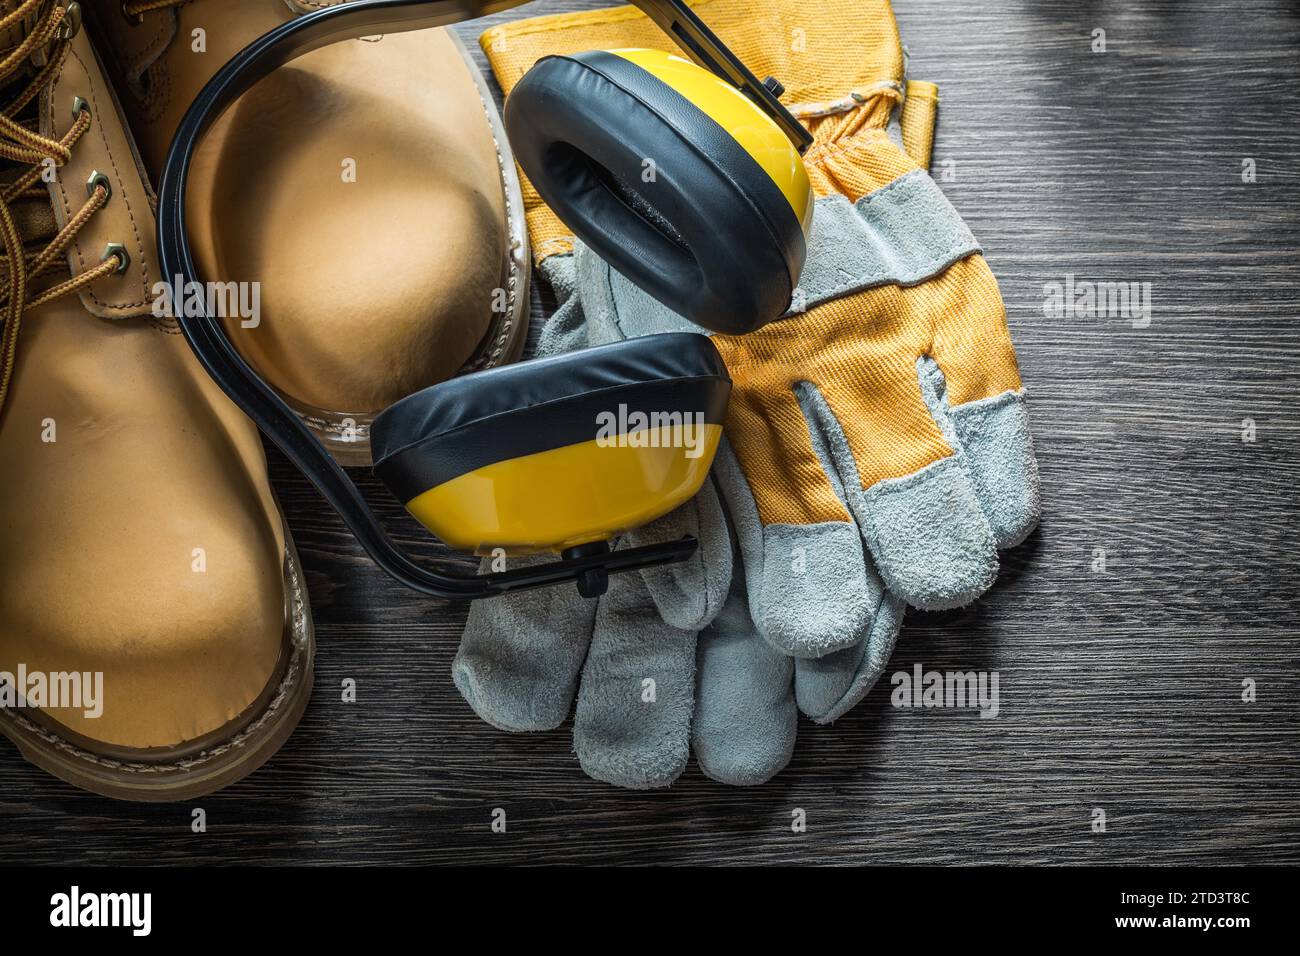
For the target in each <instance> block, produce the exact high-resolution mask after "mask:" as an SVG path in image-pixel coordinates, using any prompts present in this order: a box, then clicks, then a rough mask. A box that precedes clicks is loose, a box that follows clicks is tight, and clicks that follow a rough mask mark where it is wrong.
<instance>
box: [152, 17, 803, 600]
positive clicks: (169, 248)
mask: <svg viewBox="0 0 1300 956" xmlns="http://www.w3.org/2000/svg"><path fill="white" fill-rule="evenodd" d="M522 2H523V0H482V2H480V0H354V2H351V3H347V4H340V5H337V6H330V7H325V8H322V9H320V10H317V11H315V12H313V13H308V14H305V15H303V16H300V17H296V18H294V19H293V20H289V21H287V22H286V23H284V24H282V25H281V26H279V27H277V28H275V29H274V30H271V31H270V32H268V33H267V34H265V35H264V36H261V37H259V38H258V39H256V40H254V41H253V42H252V43H250V44H249V45H248V46H247V47H245V48H244V49H243V50H241V51H240V52H239V53H238V54H236V55H235V56H234V57H232V58H231V60H230V61H229V62H228V63H227V64H226V65H225V66H223V67H222V68H221V69H220V70H218V71H217V73H216V74H215V75H214V76H213V77H212V79H211V80H209V81H208V83H207V85H206V86H205V87H204V88H203V90H202V91H201V92H200V93H199V95H198V97H196V99H195V101H194V103H193V104H191V106H190V108H189V110H188V111H187V112H186V114H185V116H184V118H183V119H182V120H181V123H180V124H179V126H178V127H177V131H176V134H175V137H174V139H173V141H172V145H171V148H170V150H169V152H168V155H167V161H166V163H165V164H164V167H163V173H162V176H161V178H160V181H159V190H158V193H159V195H158V250H159V259H160V261H161V268H162V273H163V275H165V276H167V277H168V279H169V280H171V281H174V282H176V283H178V285H179V286H180V287H182V288H184V287H186V286H187V285H188V284H189V283H191V282H197V281H198V278H197V269H196V267H195V263H194V254H193V250H192V249H191V248H190V244H189V238H188V236H187V235H186V210H185V192H186V186H187V184H188V179H189V169H190V164H191V161H192V158H193V155H194V152H195V150H196V148H197V146H198V143H199V142H200V141H201V139H202V137H203V135H204V134H205V133H206V132H207V131H208V130H209V129H210V128H211V126H212V125H213V123H215V122H216V120H217V118H218V117H219V116H220V115H221V114H222V113H223V112H224V111H225V110H226V109H227V108H229V107H230V106H231V105H232V104H233V103H234V102H235V101H236V100H237V99H238V98H239V97H240V96H242V95H243V94H244V93H245V92H247V91H248V90H249V89H250V88H251V87H252V86H253V85H254V84H255V83H257V81H258V80H260V79H262V78H263V77H265V76H266V75H267V74H269V73H271V72H272V71H273V70H275V69H277V68H278V67H280V66H282V65H283V64H285V63H288V62H290V61H291V60H294V59H296V58H297V57H299V56H302V55H304V54H306V53H310V52H311V51H313V50H316V49H319V48H321V47H324V46H328V45H329V44H331V43H336V42H339V41H342V40H347V39H355V38H359V37H364V36H373V35H375V34H380V33H400V32H404V31H408V30H422V29H429V28H432V27H439V26H446V25H448V24H452V23H457V22H460V21H462V20H467V19H472V18H474V17H479V16H485V15H487V14H490V13H496V12H499V11H501V10H505V9H509V8H511V7H515V6H519V5H521V3H522ZM636 4H637V6H639V7H641V8H642V9H643V10H644V11H645V12H646V13H647V14H648V15H649V16H651V17H652V18H653V19H654V20H655V22H656V23H658V24H659V25H660V26H661V27H662V28H663V29H664V30H665V31H666V32H668V33H669V34H670V35H671V36H673V37H674V39H675V40H676V41H677V42H678V43H679V44H680V45H682V47H683V49H685V50H687V52H688V53H689V55H690V56H691V58H692V59H693V60H695V61H696V62H699V63H701V64H702V65H705V66H708V67H709V68H710V69H711V70H714V71H715V72H717V73H718V74H719V75H720V76H725V77H727V78H728V79H729V81H730V82H732V83H733V84H734V85H735V86H736V87H737V88H738V89H742V90H743V91H744V92H745V94H746V95H747V96H749V97H750V98H751V99H753V100H754V101H755V102H756V103H759V104H760V105H761V106H762V108H763V109H764V110H765V111H766V112H768V113H769V114H770V115H772V116H773V117H774V119H775V120H776V122H777V123H778V125H781V126H782V128H783V129H785V130H786V131H787V134H788V135H789V136H790V137H791V139H792V141H800V137H801V136H802V137H803V138H804V139H803V142H804V144H805V146H806V143H807V142H811V139H810V138H809V137H808V136H807V133H806V132H805V131H803V130H802V128H801V127H800V126H799V124H798V122H797V121H796V120H795V119H794V118H793V117H792V116H791V115H790V114H789V113H788V111H786V110H785V109H784V108H783V107H781V105H780V104H779V103H778V102H777V101H776V98H775V96H774V95H773V94H772V92H771V90H769V89H768V88H767V87H766V86H764V85H763V84H762V83H759V82H758V80H757V79H756V78H755V77H754V76H753V74H752V73H750V72H749V71H748V70H746V69H745V68H744V66H743V64H741V63H740V61H739V60H738V59H737V58H736V57H735V55H734V54H732V53H731V52H730V51H729V50H727V48H726V47H725V46H723V45H722V44H721V43H720V42H719V41H718V40H717V38H716V37H715V36H714V35H713V34H712V33H711V32H710V31H709V30H708V28H707V27H706V26H704V24H703V23H701V22H700V21H699V19H698V18H697V17H696V16H695V15H694V13H692V12H691V11H690V9H689V8H687V7H686V6H685V5H684V4H683V3H681V2H679V0H636ZM176 320H177V323H178V324H179V325H180V327H181V331H182V332H183V333H184V335H185V338H186V340H187V341H188V342H189V344H190V346H191V348H192V349H193V351H194V353H195V355H196V357H197V358H198V360H199V362H200V363H201V364H202V365H203V367H204V368H205V369H206V370H207V372H208V374H209V375H211V377H212V379H213V380H214V381H215V382H216V383H217V384H218V385H219V386H220V387H221V389H222V390H223V391H224V392H225V393H226V394H227V395H228V396H229V397H230V398H231V399H232V400H233V401H234V402H235V403H236V404H237V405H239V406H240V408H241V409H243V411H244V412H245V413H246V414H247V415H248V416H249V417H250V418H251V419H252V420H253V422H254V424H256V425H257V426H258V428H259V429H261V431H262V432H263V433H264V434H265V435H266V436H267V437H269V438H270V439H271V440H272V441H273V442H274V443H275V444H276V445H277V446H278V447H279V448H280V450H281V451H282V452H283V453H284V454H285V455H286V456H287V457H288V458H289V460H290V461H292V462H293V463H294V465H295V466H296V467H297V468H298V469H299V470H300V471H302V473H303V474H304V475H305V476H306V477H307V478H308V479H310V480H311V482H312V483H313V484H314V485H315V486H316V488H317V489H318V490H319V491H320V493H321V494H322V496H323V497H324V498H325V499H326V501H327V502H328V503H329V504H330V505H331V507H333V508H334V509H335V511H337V512H338V513H339V515H340V517H341V518H342V519H343V521H344V522H345V523H346V524H347V525H348V528H349V529H350V530H351V531H352V533H353V535H355V537H356V538H357V541H358V542H359V543H360V544H361V546H362V547H363V548H364V549H365V550H366V552H367V553H368V554H369V555H370V556H371V558H372V559H373V560H374V561H375V563H376V564H378V565H379V566H380V567H382V568H383V569H384V570H385V571H387V572H388V573H389V574H391V575H392V576H393V577H394V578H396V579H397V580H398V581H400V582H401V583H402V584H404V585H406V586H408V587H410V588H413V589H415V590H418V591H422V592H424V593H427V594H431V595H434V596H437V597H443V598H463V599H474V598H482V597H490V596H494V595H499V594H504V593H507V592H509V591H514V590H519V589H523V588H533V587H541V586H545V585H551V584H560V583H564V582H574V583H577V584H578V587H579V590H580V591H582V592H583V593H584V594H588V595H594V594H597V593H600V592H601V591H602V590H603V589H604V586H605V582H606V581H607V579H608V575H609V574H614V573H618V572H622V571H628V570H632V569H637V568H645V567H651V566H654V565H659V564H667V563H671V562H675V561H682V560H685V559H686V558H687V557H689V556H690V555H691V554H692V553H693V552H694V551H695V548H696V546H697V543H696V541H695V539H693V538H683V539H681V540H679V541H670V542H664V543H662V544H656V545H647V546H643V547H639V548H628V549H619V550H617V551H613V552H608V550H607V549H603V550H602V549H590V550H585V551H581V552H575V553H573V554H571V555H569V556H566V557H565V559H564V560H562V561H558V562H554V563H550V564H545V565H540V566H536V567H531V568H520V569H516V570H512V571H504V572H499V573H495V574H486V575H473V574H468V575H462V574H454V573H449V572H444V571H441V570H437V569H435V568H431V567H425V566H423V565H421V564H419V563H417V562H415V561H414V560H412V559H411V558H410V557H409V556H408V555H407V554H406V553H405V552H404V551H402V550H401V549H400V548H399V547H397V545H396V544H395V543H394V542H393V541H392V539H391V538H389V537H388V535H387V534H386V533H385V532H384V530H383V528H382V527H381V526H380V524H379V522H378V521H377V520H376V518H375V516H374V514H373V513H372V512H371V510H370V508H369V506H368V505H367V504H366V502H365V499H364V498H362V496H361V494H360V492H359V491H358V490H357V488H356V486H355V485H354V484H353V483H352V481H351V479H349V478H348V476H347V475H346V473H344V471H343V469H342V468H340V467H339V465H338V464H337V463H336V462H335V461H334V459H333V458H331V457H330V455H329V453H328V452H326V450H325V448H324V447H323V446H322V445H321V444H320V442H319V441H317V440H316V438H315V437H314V436H313V435H312V434H311V432H310V431H308V429H307V427H306V426H305V425H304V424H303V423H302V422H301V421H300V420H299V419H298V418H297V416H296V415H294V413H293V411H292V410H291V409H290V408H289V407H288V406H287V405H286V404H285V403H284V401H283V400H282V399H281V398H280V397H279V396H278V395H277V394H276V393H275V392H274V390H272V389H271V387H270V386H268V385H267V384H266V383H265V382H264V381H262V379H261V378H260V377H259V376H258V375H257V373H256V372H254V371H253V369H252V368H251V367H250V366H249V365H248V363H247V362H246V361H245V360H244V358H243V357H242V356H241V355H240V354H239V352H238V351H237V350H236V349H235V347H234V345H233V344H232V343H231V341H230V340H229V339H228V338H227V337H226V333H225V329H224V327H223V325H222V323H221V322H220V321H219V319H217V318H216V317H215V316H210V315H207V314H206V312H204V311H203V310H201V309H200V310H199V311H198V312H197V313H190V312H187V311H184V310H182V312H181V314H179V315H177V316H176Z"/></svg>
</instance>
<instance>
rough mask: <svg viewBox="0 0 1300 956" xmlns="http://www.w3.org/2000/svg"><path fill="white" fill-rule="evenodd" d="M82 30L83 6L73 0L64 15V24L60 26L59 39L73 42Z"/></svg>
mask: <svg viewBox="0 0 1300 956" xmlns="http://www.w3.org/2000/svg"><path fill="white" fill-rule="evenodd" d="M80 30H81V4H79V3H77V2H76V0H73V2H72V3H69V4H68V6H67V7H66V9H65V12H64V14H63V22H62V23H60V24H59V39H60V40H65V41H66V40H71V39H72V38H73V37H75V36H76V35H77V33H78V32H79V31H80Z"/></svg>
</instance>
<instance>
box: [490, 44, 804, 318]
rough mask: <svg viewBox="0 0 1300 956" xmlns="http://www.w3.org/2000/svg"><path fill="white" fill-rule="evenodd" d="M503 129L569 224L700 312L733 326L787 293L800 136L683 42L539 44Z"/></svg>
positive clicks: (664, 294) (772, 310) (791, 278)
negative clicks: (676, 47)
mask: <svg viewBox="0 0 1300 956" xmlns="http://www.w3.org/2000/svg"><path fill="white" fill-rule="evenodd" d="M505 126H506V132H507V134H508V135H509V137H510V144H511V146H512V147H513V148H514V151H515V156H516V158H517V159H518V161H519V164H520V166H522V167H523V170H524V172H525V173H526V174H527V175H528V177H529V179H530V180H531V181H532V183H533V185H534V186H535V187H536V188H537V191H538V193H539V194H540V195H541V197H542V199H544V200H545V201H546V203H547V204H548V205H549V206H550V207H551V208H552V209H553V210H554V211H555V213H556V214H557V215H558V216H559V217H560V219H561V220H563V221H564V222H565V223H566V224H567V225H568V226H569V228H570V229H572V230H573V232H574V235H576V236H577V237H578V238H579V239H581V240H582V241H583V242H585V243H586V244H587V245H588V246H590V247H591V248H592V249H593V250H594V251H595V252H596V253H597V254H598V255H599V256H601V258H603V259H605V260H606V261H607V262H609V263H610V264H611V265H612V266H614V268H616V269H617V270H618V271H619V272H621V273H622V274H623V275H625V276H627V278H629V279H630V280H632V281H633V282H635V283H636V284H637V285H638V286H640V287H641V288H642V289H644V290H645V291H646V292H647V293H648V294H650V295H651V296H653V297H654V298H656V299H658V300H659V301H660V302H662V303H664V304H665V305H667V306H668V307H669V308H671V309H673V310H674V311H676V312H678V313H680V314H681V315H684V316H685V317H686V318H688V319H690V320H691V321H693V322H695V323H696V324H697V325H700V326H703V327H704V328H707V329H711V330H713V331H717V332H726V333H731V334H741V333H744V332H749V331H751V330H753V329H755V328H758V327H759V326H761V325H763V324H765V323H767V322H770V321H772V320H773V319H775V318H777V317H778V316H780V315H781V314H782V313H784V312H785V311H786V310H787V309H788V308H789V306H790V300H791V296H792V295H793V292H794V289H795V287H796V286H797V284H798V280H799V274H800V272H801V271H802V269H803V263H804V257H805V255H806V251H807V234H808V229H809V228H810V225H811V220H812V209H813V197H812V189H811V186H810V184H809V181H808V174H807V172H806V171H805V169H804V166H803V162H802V160H801V158H800V156H799V153H798V150H797V149H796V148H795V146H794V145H793V144H792V143H791V141H790V139H789V138H788V137H787V136H786V134H785V133H784V132H783V131H782V130H781V128H780V127H779V126H777V124H776V123H775V122H774V121H773V120H772V119H771V118H770V117H769V116H768V115H767V114H766V113H764V112H763V110H761V109H760V108H759V107H758V106H757V105H756V104H755V103H753V102H752V101H751V100H749V99H748V98H747V97H746V96H745V95H744V94H743V93H741V92H740V91H739V90H737V89H735V88H734V87H732V86H731V85H729V84H728V83H727V82H725V81H724V80H722V79H720V78H719V77H717V76H715V75H714V74H713V73H711V72H709V71H708V70H705V69H703V68H702V67H699V66H696V65H695V64H694V63H691V62H689V61H688V60H685V59H683V58H681V57H678V56H673V55H671V54H669V53H664V52H661V51H658V50H614V51H595V52H589V53H579V54H575V55H573V56H549V57H544V58H542V59H541V60H539V61H538V62H537V64H536V65H535V66H534V67H533V68H532V69H531V70H529V71H528V73H527V74H526V75H525V76H524V78H523V79H522V80H520V81H519V83H518V85H517V86H516V87H515V88H514V90H512V91H511V93H510V96H509V98H508V99H507V101H506V107H505Z"/></svg>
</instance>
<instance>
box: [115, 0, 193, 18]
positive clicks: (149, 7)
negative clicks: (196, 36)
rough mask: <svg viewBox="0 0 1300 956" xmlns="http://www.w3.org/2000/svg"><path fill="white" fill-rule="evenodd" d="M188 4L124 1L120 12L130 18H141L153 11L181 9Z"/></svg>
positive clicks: (181, 0) (159, 0)
mask: <svg viewBox="0 0 1300 956" xmlns="http://www.w3.org/2000/svg"><path fill="white" fill-rule="evenodd" d="M189 2H190V0H125V2H124V3H123V4H122V12H123V13H124V14H126V15H127V16H128V17H131V18H135V17H142V16H144V15H145V14H146V13H152V12H153V11H155V10H166V9H168V8H170V7H183V6H185V4H187V3H189Z"/></svg>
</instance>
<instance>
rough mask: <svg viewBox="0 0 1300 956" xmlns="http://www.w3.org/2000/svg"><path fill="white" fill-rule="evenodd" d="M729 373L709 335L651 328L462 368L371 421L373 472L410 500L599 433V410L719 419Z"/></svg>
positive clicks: (716, 422) (714, 421)
mask: <svg viewBox="0 0 1300 956" xmlns="http://www.w3.org/2000/svg"><path fill="white" fill-rule="evenodd" d="M730 394H731V377H730V376H729V375H728V374H727V368H726V366H725V365H724V364H723V362H722V356H721V355H720V354H718V349H717V346H715V345H714V344H713V342H712V340H710V339H709V338H708V337H707V336H704V335H697V334H695V333H694V332H668V333H665V334H662V335H645V336H641V337H639V338H635V339H627V340H626V341H622V342H614V343H611V344H609V345H599V346H596V347H594V348H589V349H581V350H579V351H577V352H566V353H564V354H563V355H554V356H550V357H548V358H541V359H533V360H532V361H529V362H519V363H517V364H514V365H502V366H500V367H498V368H493V369H488V370H487V371H483V372H475V373H474V374H472V375H462V376H461V377H460V378H453V379H450V380H449V381H446V382H440V383H438V384H437V385H431V386H429V387H428V388H426V389H423V390H421V391H419V392H416V393H415V394H414V395H408V396H407V397H406V398H404V399H402V400H401V401H400V402H398V403H397V404H395V405H391V406H389V407H388V408H386V409H384V410H383V411H382V412H380V413H379V415H378V416H376V418H375V420H374V423H373V424H372V425H371V428H370V444H371V451H372V453H373V455H374V460H375V473H376V474H377V475H378V476H379V477H380V479H381V480H382V481H383V482H384V484H386V485H387V486H388V488H389V490H391V491H392V492H393V493H394V494H395V495H397V497H398V498H400V499H401V500H402V501H403V502H407V501H410V500H411V499H412V498H415V497H416V496H417V495H419V494H422V493H423V492H425V491H428V490H429V489H430V488H434V487H436V486H438V485H440V484H442V483H443V482H445V481H450V480H451V479H453V478H457V477H459V476H461V475H463V474H467V473H468V472H471V471H475V470H477V469H479V468H482V467H483V466H485V465H490V464H493V463H495V462H498V461H504V460H506V459H510V458H522V457H524V456H526V455H531V454H534V453H536V452H541V451H548V450H550V449H552V448H559V447H562V446H565V445H572V444H576V443H578V442H584V441H591V440H592V438H593V437H594V436H595V434H596V431H597V429H598V424H597V423H598V421H599V417H598V416H599V415H600V414H601V413H602V412H609V411H611V410H615V409H618V408H619V407H620V406H626V407H627V410H628V411H629V412H637V411H640V412H646V413H652V412H682V413H691V414H695V413H699V414H702V415H703V416H704V418H703V421H704V422H705V423H706V424H711V425H720V424H722V419H723V416H724V415H725V414H726V410H727V398H728V396H730Z"/></svg>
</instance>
